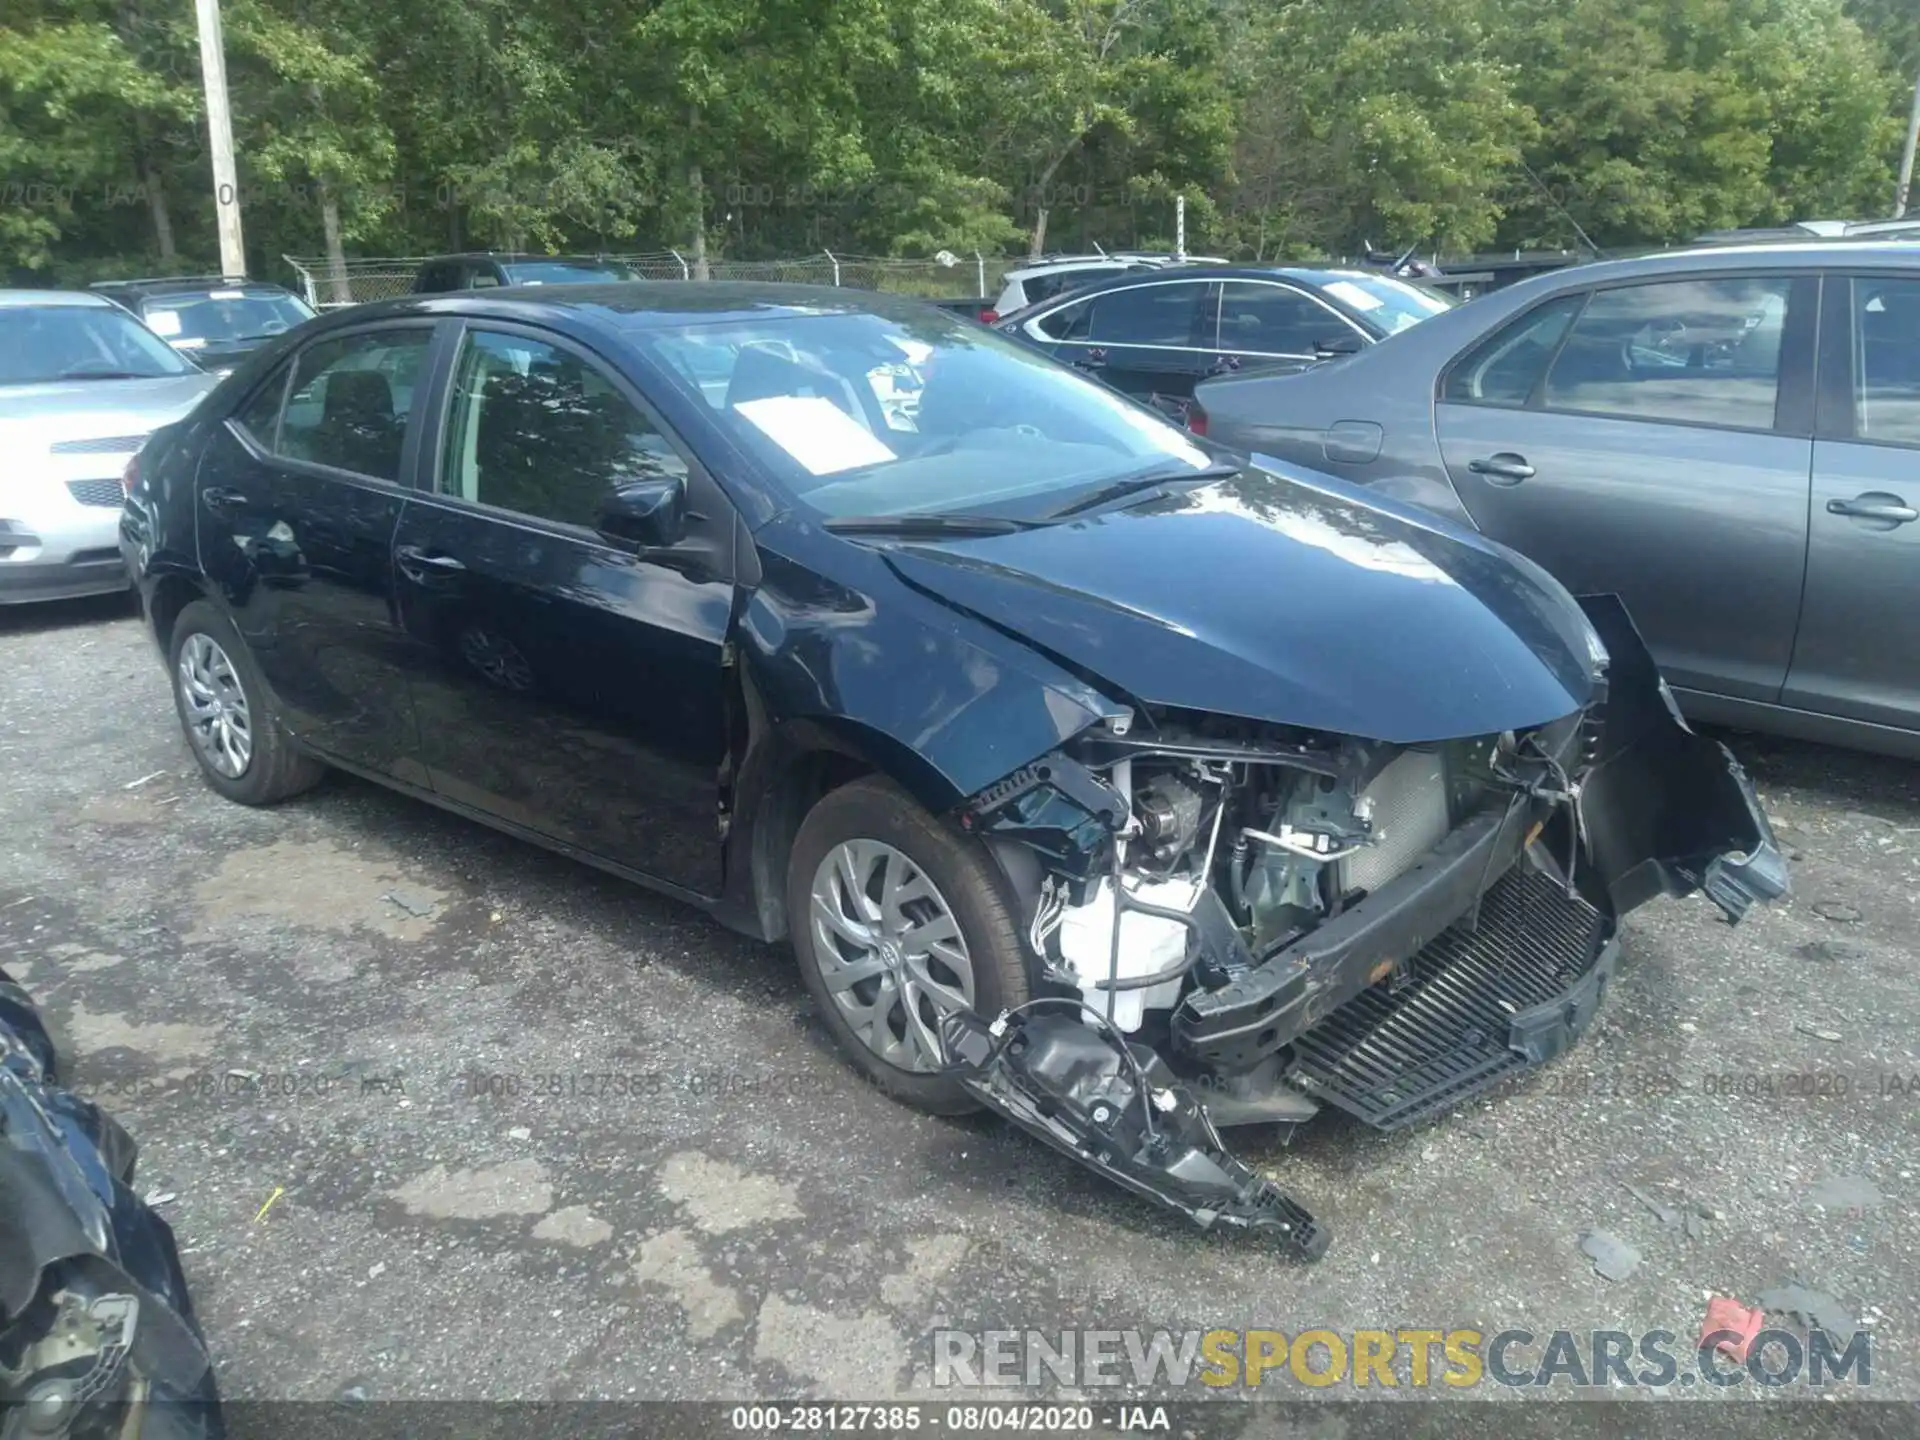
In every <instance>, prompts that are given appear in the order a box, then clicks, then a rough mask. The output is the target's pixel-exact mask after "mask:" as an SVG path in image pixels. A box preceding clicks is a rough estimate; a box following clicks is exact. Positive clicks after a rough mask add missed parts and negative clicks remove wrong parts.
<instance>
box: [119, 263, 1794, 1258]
mask: <svg viewBox="0 0 1920 1440" xmlns="http://www.w3.org/2000/svg"><path fill="white" fill-rule="evenodd" d="M122 548H123V552H124V554H125V556H126V558H127V562H128V565H129V567H130V569H131V570H132V572H133V574H134V577H135V579H136V581H137V582H138V585H139V589H140V593H141V596H142V599H143V603H144V606H145V610H146V614H147V617H148V619H149V621H150V623H151V624H152V626H153V630H154V635H155V638H156V640H157V641H158V642H159V645H160V646H161V648H162V650H163V652H164V653H165V654H166V656H167V659H168V668H169V673H170V674H171V676H172V679H173V684H174V692H175V699H176V702H177V706H178V709H179V714H180V719H181V723H182V725H183V728H184V729H185V732H186V735H187V739H188V742H189V743H190V745H191V746H192V748H193V751H194V754H195V755H196V757H197V758H198V759H199V761H200V764H201V766H202V768H203V770H204V771H205V774H206V777H207V779H208V781H209V783H210V784H211V785H213V786H214V788H215V789H217V790H219V791H220V792H221V793H223V794H225V795H227V796H229V797H231V798H233V799H235V800H239V801H243V802H246V803H250V804H264V803H270V802H272V801H275V800H279V799H282V798H285V797H286V796H288V795H291V794H293V793H295V792H297V791H299V790H301V789H304V788H306V787H307V786H309V785H311V784H313V783H314V782H315V781H316V780H317V779H318V778H319V777H320V775H321V773H322V771H323V768H324V767H325V766H329V765H331V766H338V767H340V768H343V769H347V770H352V771H355V772H358V773H361V774H364V775H368V776H371V777H373V778H375V779H377V780H380V781H381V782H383V783H386V784H389V785H392V786H395V787H397V788H399V789H402V790H404V791H407V792H409V793H412V794H415V795H418V796H420V797H421V798H423V799H426V800H430V801H433V802H435V803H438V804H440V805H443V806H445V807H447V808H449V809H452V810H455V811H457V812H459V813H462V814H465V815H470V816H473V817H475V818H477V819H480V820H483V821H486V822H488V823H490V824H493V825H496V826H499V827H501V828H503V829H506V830H508V831H510V832H512V833H515V834H518V835H522V836H524V837H526V838H528V839H531V840H534V841H537V842H539V843H542V844H545V845H548V846H550V847H552V848H554V849H557V850H560V851H562V852H564V853H568V854H572V855H576V856H578V857H580V858H582V859H585V860H588V861H590V862H591V863H593V864H596V865H599V866H601V867H603V868H606V869H609V870H612V871H614V872H616V873H619V874H621V875H625V876H628V877H630V878H633V879H635V880H638V881H641V882H644V883H647V884H650V885H653V886H655V887H657V888H660V889H664V890H667V891H668V892H670V893H673V894H676V895H679V896H682V897H684V898H687V899H690V900H694V901H696V902H698V903H701V904H703V905H706V906H707V907H709V908H710V909H711V910H712V911H713V912H714V913H715V914H716V915H717V916H719V917H720V918H721V919H722V920H723V921H725V922H726V923H727V924H729V925H732V926H734V927H736V928H738V929H741V930H744V931H746V932H748V933H750V934H753V935H756V936H759V937H762V938H764V939H767V940H770V941H778V940H783V939H786V940H790V941H791V943H792V945H793V948H794V950H795V951H796V952H797V954H798V957H799V961H800V966H801V970H802V973H803V975H804V976H805V978H806V983H807V986H808V988H809V989H810V991H811V992H812V994H813V996H814V998H815V1000H816V1002H817V1003H818V1006H819V1010H820V1013H821V1015H822V1016H823V1017H824V1019H825V1022H826V1024H827V1026H828V1027H829V1028H830V1029H831V1031H832V1032H833V1034H834V1036H835V1038H836V1039H837V1040H838V1042H839V1043H840V1044H841V1046H842V1047H843V1048H844V1049H845V1050H846V1051H847V1053H848V1054H849V1055H850V1056H851V1057H853V1059H854V1061H855V1063H857V1064H858V1065H859V1066H860V1067H861V1068H862V1069H863V1070H865V1071H866V1073H867V1074H868V1075H870V1076H871V1077H873V1078H874V1079H875V1080H876V1081H878V1082H879V1083H880V1084H882V1085H883V1086H885V1087H886V1088H887V1089H888V1090H889V1091H890V1092H892V1093H894V1094H896V1095H898V1096H900V1097H901V1098H903V1099H906V1100H909V1101H911V1102H913V1103H916V1104H919V1105H922V1106H924V1107H926V1108H928V1109H932V1110H940V1111H954V1110H962V1109H968V1108H973V1107H977V1106H985V1107H987V1108H989V1109H992V1110H994V1111H996V1112H998V1113H999V1114H1001V1115H1003V1116H1006V1117H1007V1118H1009V1119H1012V1120H1013V1121H1015V1122H1016V1123H1017V1124H1019V1125H1021V1126H1022V1127H1024V1128H1025V1129H1027V1130H1029V1131H1030V1132H1032V1133H1033V1134H1035V1135H1037V1136H1039V1137H1040V1138H1042V1139H1044V1140H1046V1141H1047V1142H1048V1143H1050V1144H1052V1145H1055V1146H1057V1147H1058V1148H1060V1149H1061V1150H1063V1151H1065V1152H1066V1153H1067V1154H1069V1155H1071V1156H1073V1157H1074V1158H1075V1159H1077V1160H1079V1161H1081V1162H1082V1163H1084V1164H1086V1165H1088V1166H1090V1167H1092V1168H1094V1169H1095V1170H1097V1171H1099V1172H1100V1173H1103V1174H1105V1175H1107V1176H1109V1177H1110V1178H1112V1179H1114V1180H1115V1181H1117V1182H1119V1183H1120V1184H1122V1185H1124V1186H1126V1187H1127V1188H1129V1189H1131V1190H1133V1191H1135V1192H1136V1193H1139V1194H1141V1195H1144V1196H1147V1197H1150V1198H1152V1199H1154V1200H1156V1201H1159V1202H1161V1203H1164V1204H1166V1205H1169V1206H1171V1207H1173V1208H1175V1209H1177V1210H1179V1211H1181V1212H1183V1213H1185V1214H1186V1215H1188V1216H1190V1217H1191V1218H1193V1219H1194V1220H1196V1221H1197V1222H1199V1223H1200V1224H1202V1225H1206V1226H1212V1225H1224V1226H1240V1227H1249V1228H1255V1229H1259V1230H1263V1231H1269V1232H1271V1233H1273V1234H1274V1235H1276V1236H1277V1237H1278V1238H1279V1239H1280V1240H1281V1241H1282V1242H1283V1243H1285V1244H1286V1245H1289V1246H1291V1247H1293V1248H1295V1249H1297V1250H1298V1251H1300V1252H1302V1253H1305V1254H1309V1255H1311V1254H1316V1253H1318V1252H1319V1250H1320V1249H1321V1248H1323V1247H1324V1245H1325V1241H1326V1237H1325V1234H1324V1232H1323V1231H1322V1230H1321V1229H1320V1228H1319V1227H1317V1226H1316V1225H1315V1223H1314V1222H1313V1220H1312V1218H1311V1216H1310V1215H1309V1214H1308V1213H1307V1212H1306V1211H1305V1210H1303V1209H1302V1208H1301V1207H1300V1206H1299V1205H1297V1204H1296V1203H1295V1202H1294V1201H1292V1200H1291V1199H1289V1198H1288V1197H1287V1196H1286V1195H1284V1194H1283V1193H1282V1192H1281V1191H1280V1190H1279V1189H1278V1188H1277V1187H1275V1186H1274V1185H1273V1184H1272V1183H1271V1182H1269V1181H1267V1180H1265V1179H1262V1178H1261V1177H1260V1176H1258V1175H1256V1174H1255V1173H1254V1172H1253V1171H1252V1170H1251V1169H1250V1168H1248V1167H1247V1166H1245V1165H1244V1164H1242V1163H1241V1162H1239V1161H1237V1160H1235V1159H1234V1158H1233V1156H1232V1155H1231V1154H1230V1152H1229V1151H1228V1150H1227V1148H1226V1147H1225V1145H1224V1144H1223V1143H1222V1141H1221V1139H1220V1131H1221V1130H1222V1129H1225V1128H1230V1127H1232V1126H1236V1125H1249V1124H1272V1123H1294V1122H1298V1121H1302V1120H1305V1119H1307V1118H1309V1117H1311V1116H1312V1115H1313V1114H1314V1113H1315V1112H1316V1111H1317V1110H1318V1109H1320V1108H1321V1107H1323V1106H1327V1105H1332V1106H1336V1107H1339V1108H1341V1109H1344V1110H1347V1111H1350V1112H1352V1113H1353V1114H1355V1115H1357V1116H1359V1117H1360V1118H1361V1119H1363V1120H1365V1121H1367V1122H1369V1123H1372V1124H1374V1125H1379V1126H1384V1127H1394V1126H1399V1125H1405V1124H1408V1123H1411V1122H1414V1121H1417V1120H1419V1119H1421V1118H1422V1117H1424V1116H1427V1115H1430V1114H1432V1113H1433V1112H1434V1111H1436V1110H1437V1109H1439V1108H1441V1107H1443V1106H1445V1105H1447V1104H1449V1103H1451V1102H1453V1101H1456V1100H1458V1099H1460V1098H1461V1097H1462V1096H1465V1095H1468V1094H1471V1093H1473V1092H1475V1091H1476V1090H1479V1089H1481V1088H1483V1087H1485V1086H1487V1085H1489V1084H1492V1083H1494V1082H1495V1081H1496V1080H1498V1079H1499V1078H1501V1077H1503V1076H1506V1075H1508V1074H1510V1073H1512V1072H1513V1071H1515V1070H1517V1069H1519V1068H1522V1067H1525V1066H1528V1065H1533V1064H1539V1063H1541V1062H1543V1061H1545V1060H1547V1059H1549V1058H1551V1057H1552V1056H1553V1055H1555V1054H1557V1053H1558V1052H1559V1051H1560V1050H1562V1049H1563V1048H1564V1047H1565V1046H1566V1045H1568V1044H1569V1043H1570V1042H1571V1041H1572V1039H1573V1038H1574V1037H1575V1036H1576V1035H1578V1034H1579V1032H1580V1031H1581V1029H1582V1028H1583V1027H1584V1026H1585V1025H1586V1024H1587V1023H1588V1021H1589V1020H1590V1019H1591V1017H1592V1015H1593V1013H1594V1010H1595V1008H1596V1006H1598V1005H1599V1004H1600V1003H1601V1001H1602V999H1603V997H1604V995H1605V991H1606V988H1607V983H1608V979H1609V976H1610V975H1611V973H1612V969H1613V965H1614V951H1615V927H1616V924H1617V921H1618V918H1619V916H1620V915H1621V914H1623V913H1624V912H1626V911H1627V910H1629V909H1631V908H1632V907H1634V906H1636V905H1639V904H1641V903H1642V902H1644V901H1646V900H1647V899H1649V898H1651V897H1653V896H1655V895H1658V894H1669V895H1686V894H1690V893H1692V892H1695V891H1699V892H1702V893H1704V895H1705V896H1706V898H1707V899H1708V900H1710V901H1711V902H1712V903H1713V904H1715V905H1717V906H1718V907H1719V908H1720V909H1721V910H1722V911H1724V912H1725V914H1726V915H1727V917H1728V918H1729V919H1730V920H1737V919H1738V918H1739V917H1740V915H1741V914H1742V913H1743V912H1744V911H1745V910H1746V909H1747V907H1748V906H1749V905H1751V904H1752V903H1753V902H1755V901H1757V900H1758V901H1764V900H1768V899H1771V898H1774V897H1776V896H1778V895H1780V894H1782V893H1783V892H1784V890H1785V888H1786V877H1785V873H1784V868H1783V866H1782V864H1781V861H1780V857H1779V855H1778V853H1777V852H1776V850H1775V847H1774V844H1773V841H1772V837H1771V835H1770V834H1769V832H1768V830H1767V825H1766V821H1765V818H1764V816H1763V815H1762V813H1761V811H1760V809H1759V806H1758V804H1757V803H1756V801H1755V798H1754V795H1753V792H1752V790H1751V788H1750V786H1749V785H1748V783H1747V781H1746V779H1745V777H1744V776H1743V775H1742V774H1741V772H1740V771H1739V769H1738V767H1737V766H1736V765H1735V764H1734V762H1733V760H1732V758H1731V757H1730V756H1729V755H1728V753H1727V752H1726V751H1725V749H1724V748H1722V747H1721V746H1719V745H1718V744H1716V743H1713V742H1711V741H1708V740H1705V739H1703V738H1701V737H1699V736H1697V735H1695V734H1694V733H1693V732H1692V731H1691V730H1689V729H1688V728H1687V727H1686V726H1685V725H1684V723H1682V721H1681V720H1680V719H1679V716H1678V714H1677V712H1676V711H1675V710H1674V708H1673V705H1672V702H1671V699H1670V697H1669V696H1668V694H1667V692H1666V688H1665V686H1664V685H1663V683H1662V682H1661V680H1660V677H1659V675H1658V674H1657V673H1656V671H1655V669H1654V667H1653V664H1652V662H1651V660H1649V658H1648V657H1647V654H1646V651H1645V648H1644V647H1643V646H1642V645H1641V643H1640V641H1639V639H1638V637H1637V635H1636V634H1635V632H1634V629H1633V625H1632V622H1631V621H1630V620H1629V618H1628V617H1627V615H1626V614H1625V612H1624V611H1623V610H1622V609H1621V607H1620V606H1619V604H1618V603H1617V601H1614V600H1612V599H1610V598H1607V597H1597V598H1591V599H1588V600H1585V601H1582V602H1578V603H1576V602H1575V601H1574V600H1573V599H1572V598H1571V597H1570V596H1568V595H1567V594H1566V592H1565V591H1564V590H1562V589H1561V588H1560V587H1559V586H1558V585H1557V584H1556V583H1555V582H1554V581H1553V580H1552V579H1550V578H1549V577H1547V576H1546V575H1545V574H1544V573H1543V572H1542V571H1540V570H1539V568H1538V567H1536V566H1534V565H1532V564H1530V563H1528V562H1527V561H1525V560H1523V559H1521V558H1519V557H1517V556H1515V555H1514V554H1512V553H1511V552H1509V551H1507V550H1505V549H1503V548H1501V547H1500V546H1498V545H1496V544H1493V543H1492V542H1489V541H1487V540H1485V539H1483V538H1481V537H1479V536H1477V535H1474V534H1471V533H1469V532H1467V531H1464V530H1460V529H1456V528H1454V527H1452V526H1450V525H1448V524H1447V523H1446V522H1444V521H1442V520H1439V519H1436V518H1434V517H1433V516H1430V515H1427V514H1425V513H1424V512H1419V511H1414V510H1411V509H1403V508H1399V507H1396V506H1395V505H1393V504H1392V503H1391V502H1386V501H1382V500H1381V499H1379V498H1377V497H1373V496H1370V495H1367V494H1365V493H1364V492H1360V491H1357V490H1354V489H1351V488H1349V487H1345V486H1342V485H1340V484H1339V483H1338V482H1335V481H1332V480H1329V479H1327V478H1325V477H1323V476H1319V475H1315V474H1312V473H1309V472H1302V471H1295V470H1290V469H1289V468H1287V467H1285V466H1282V465H1279V464H1269V463H1265V462H1262V461H1259V460H1258V459H1257V457H1256V459H1255V460H1254V461H1252V462H1249V461H1248V460H1247V459H1246V458H1245V457H1242V456H1237V455H1235V454H1233V453H1231V452H1228V451H1225V450H1222V449H1219V448H1218V447H1215V446H1213V445H1211V444H1210V443H1209V442H1207V441H1205V440H1203V439H1201V438H1198V437H1195V436H1193V435H1191V434H1189V433H1187V432H1186V431H1184V430H1182V429H1180V428H1178V427H1176V426H1174V425H1171V424H1169V423H1167V422H1166V421H1165V420H1163V419H1162V418H1161V417H1159V416H1158V415H1156V414H1155V413H1153V412H1151V411H1150V410H1147V409H1145V408H1143V407H1140V406H1138V405H1136V404H1134V403H1133V402H1131V401H1129V400H1127V399H1125V398H1124V397H1122V396H1120V395H1118V394H1117V393H1115V392H1114V391H1111V390H1109V389H1107V388H1106V387H1104V386H1102V385H1100V384H1098V383H1096V382H1093V381H1091V380H1089V379H1087V378H1085V377H1084V376H1082V375H1080V374H1078V373H1076V372H1074V371H1073V370H1071V369H1068V368H1066V367H1063V366H1061V365H1058V364H1056V363H1055V362H1053V361H1051V360H1049V359H1046V358H1044V357H1041V356H1038V355H1035V354H1033V353H1031V352H1029V351H1027V350H1025V349H1024V348H1020V347H1016V346H1015V345H1013V344H1012V343H1010V342H1008V341H1006V340H1004V339H1002V338H1001V337H999V336H997V335H994V334H992V333H990V332H987V331H985V330H982V329H981V328H979V327H977V326H972V325H967V324H964V323H962V322H959V321H956V320H953V319H952V318H951V317H948V316H945V315H943V314H941V313H940V312H937V311H935V310H932V309H930V308H928V307H925V306H921V305H919V304H917V303H914V302H911V301H904V300H902V301H895V300H890V299H888V298H887V297H883V296H877V295H862V294H856V293H851V292H847V291H843V290H812V289H805V288H799V287H774V286H728V285H705V286H685V285H650V284H630V285H622V286H617V287H608V288H606V289H601V288H599V287H573V288H570V289H569V290H568V291H567V292H566V293H564V294H562V293H560V292H556V291H552V290H537V291H536V290H528V291H515V290H505V291H496V292H490V293H484V294H468V295H458V296H445V297H422V298H415V299H412V300H406V301H400V302H394V303H390V304H383V305H372V306H363V307H358V308H356V309H353V310H351V311H344V312H341V313H339V314H336V315H333V316H330V317H327V318H326V319H324V320H322V321H319V322H316V323H315V324H312V325H309V326H307V327H304V328H303V329H302V330H301V331H300V332H299V333H298V334H297V335H295V336H290V337H288V338H287V339H286V340H285V341H283V342H281V343H279V344H277V345H276V346H274V347H272V348H271V349H269V350H267V351H265V352H263V353H261V354H259V355H256V356H255V357H253V358H251V359H250V360H249V361H248V362H247V363H246V364H245V365H244V366H243V367H242V368H241V369H240V370H238V371H236V372H235V373H234V374H233V375H232V376H231V377H229V378H228V379H227V380H226V381H225V382H223V383H222V385H221V386H220V387H219V388H218V389H217V390H216V391H214V392H213V393H212V395H211V396H209V398H208V400H207V401H206V402H205V403H204V404H203V405H202V406H201V407H200V408H199V410H198V411H196V413H195V414H194V415H193V416H192V417H190V418H189V419H188V420H187V421H185V422H183V423H181V424H180V425H177V426H174V427H171V428H170V429H168V430H165V431H162V432H160V433H159V435H157V436H156V438H155V440H154V441H153V442H152V443H151V444H150V445H149V446H148V447H147V449H146V451H144V452H143V453H142V455H141V456H140V457H139V459H138V460H137V461H136V463H135V465H134V466H133V467H132V469H131V470H130V471H129V475H128V502H127V508H126V511H125V515H124V518H123V521H122Z"/></svg>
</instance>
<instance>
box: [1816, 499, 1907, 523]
mask: <svg viewBox="0 0 1920 1440" xmlns="http://www.w3.org/2000/svg"><path fill="white" fill-rule="evenodd" d="M1827 513H1828V514H1829V515H1847V516H1851V517H1852V518H1853V519H1855V520H1884V521H1885V522H1886V523H1887V524H1889V525H1905V524H1907V523H1908V522H1909V521H1911V520H1920V510H1916V509H1914V508H1913V507H1912V506H1911V505H1909V504H1907V502H1906V501H1904V500H1902V499H1901V498H1900V497H1899V496H1898V495H1889V494H1887V493H1886V492H1885V491H1883V490H1870V491H1868V492H1867V493H1866V494H1865V495H1856V496H1854V497H1853V499H1851V500H1829V501H1827Z"/></svg>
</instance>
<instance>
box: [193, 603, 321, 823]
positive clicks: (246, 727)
mask: <svg viewBox="0 0 1920 1440" xmlns="http://www.w3.org/2000/svg"><path fill="white" fill-rule="evenodd" d="M167 662H168V670H169V672H170V673H171V675H172V677H173V704H174V709H175V710H176V711H178V712H179V715H180V728H181V729H182V730H183V731H184V732H185V734H186V737H187V748H189V749H190V750H192V751H193V758H194V759H195V760H197V761H198V762H199V764H200V773H201V774H202V775H204V776H205V777H206V780H207V783H208V784H209V785H211V786H212V787H213V788H214V789H215V790H217V791H219V792H220V793H221V794H222V795H224V796H226V798H227V799H229V800H235V801H238V802H239V803H240V804H242V805H273V804H277V803H278V802H279V801H282V800H285V799H287V798H288V797H290V796H293V795H298V794H299V793H300V792H301V791H303V790H311V789H312V788H313V787H314V786H315V785H317V784H319V783H320V780H321V777H322V776H324V775H325V774H326V767H325V766H324V765H322V764H321V763H320V762H319V761H318V760H315V759H314V758H313V757H312V756H310V755H306V754H304V753H302V752H301V751H299V750H297V749H295V748H294V745H293V742H292V740H290V739H289V738H288V737H287V733H286V731H285V729H283V728H282V726H281V724H280V715H279V710H278V708H277V707H276V706H275V704H274V701H273V695H272V693H271V692H270V691H269V690H268V689H267V682H266V680H265V678H264V677H263V676H262V675H261V674H260V667H259V666H258V665H256V664H254V661H253V655H252V652H250V651H249V650H248V649H247V645H246V642H245V641H244V640H242V639H241V638H240V632H239V631H238V630H236V629H235V628H234V626H233V622H232V621H231V620H229V619H228V618H227V617H226V616H225V615H224V614H222V613H221V611H220V610H219V609H218V607H216V606H215V605H214V604H213V603H212V602H211V601H207V600H196V601H194V602H193V603H192V604H191V605H188V606H187V607H186V608H185V609H184V610H182V611H181V612H180V614H179V615H178V617H176V618H175V620H174V622H173V634H172V635H171V636H169V637H168V641H167Z"/></svg>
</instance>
